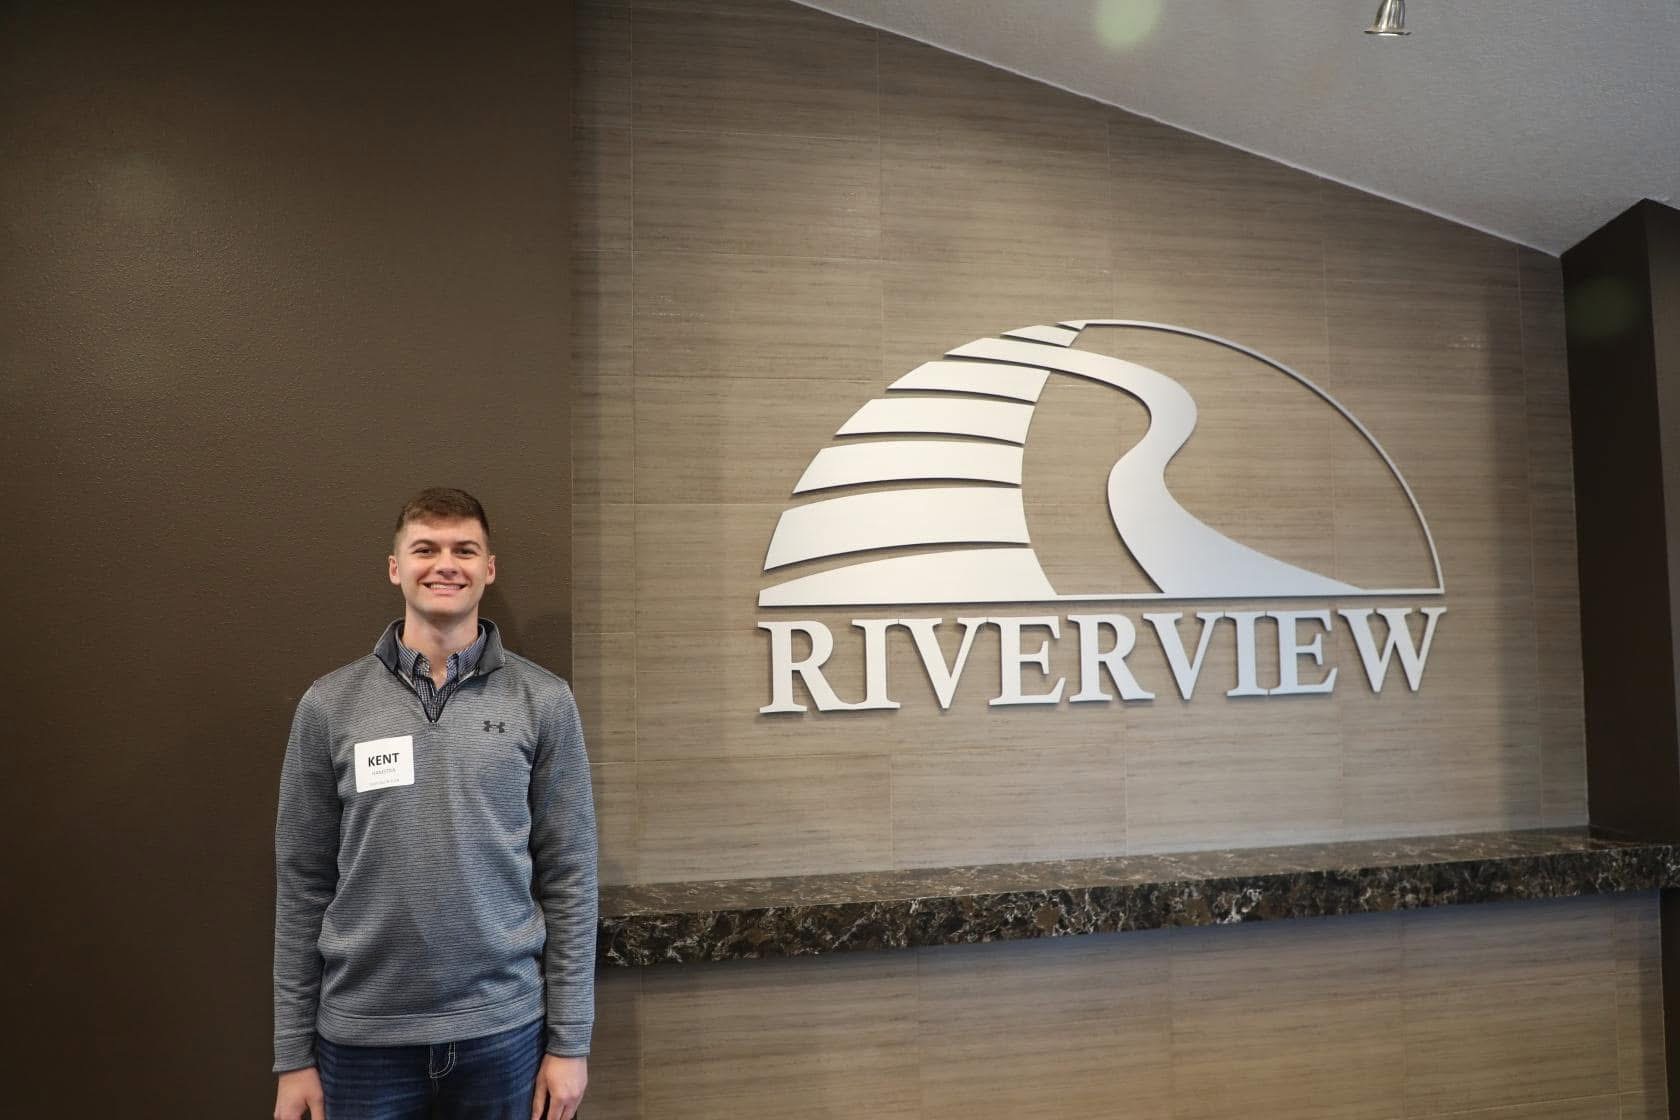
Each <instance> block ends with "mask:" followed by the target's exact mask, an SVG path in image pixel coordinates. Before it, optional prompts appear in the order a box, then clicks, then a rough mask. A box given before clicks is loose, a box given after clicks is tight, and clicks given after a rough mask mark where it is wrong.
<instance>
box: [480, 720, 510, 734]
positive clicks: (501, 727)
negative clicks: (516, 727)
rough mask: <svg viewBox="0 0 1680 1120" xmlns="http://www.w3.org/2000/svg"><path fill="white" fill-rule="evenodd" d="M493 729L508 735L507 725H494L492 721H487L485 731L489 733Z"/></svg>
mask: <svg viewBox="0 0 1680 1120" xmlns="http://www.w3.org/2000/svg"><path fill="white" fill-rule="evenodd" d="M492 727H494V728H495V729H496V730H497V731H499V732H501V733H503V734H506V733H507V724H505V723H493V722H491V721H490V720H485V721H484V730H486V731H488V730H490V729H491V728H492Z"/></svg>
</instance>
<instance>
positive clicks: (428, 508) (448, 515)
mask: <svg viewBox="0 0 1680 1120" xmlns="http://www.w3.org/2000/svg"><path fill="white" fill-rule="evenodd" d="M471 519H477V521H478V523H479V524H480V525H482V526H484V543H485V545H486V546H488V545H489V544H490V515H489V514H487V513H485V512H484V506H483V505H481V504H480V503H479V500H478V499H477V498H475V497H473V496H472V495H471V494H469V493H467V492H466V491H465V490H456V489H455V488H454V487H451V486H428V487H426V489H424V490H422V491H420V493H418V494H416V495H414V497H412V498H410V499H409V500H408V501H407V502H406V503H404V505H403V507H402V512H401V513H399V514H397V528H396V535H398V536H400V535H401V534H402V531H403V526H404V525H407V524H408V523H409V522H410V521H457V520H458V521H466V520H471Z"/></svg>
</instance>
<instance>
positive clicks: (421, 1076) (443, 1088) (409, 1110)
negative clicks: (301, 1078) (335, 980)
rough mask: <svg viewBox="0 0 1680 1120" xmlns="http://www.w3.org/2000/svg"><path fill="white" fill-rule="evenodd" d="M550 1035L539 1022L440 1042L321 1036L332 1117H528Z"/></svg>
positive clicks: (318, 1051)
mask: <svg viewBox="0 0 1680 1120" xmlns="http://www.w3.org/2000/svg"><path fill="white" fill-rule="evenodd" d="M545 1041H546V1034H545V1032H544V1030H543V1021H542V1020H541V1019H538V1020H536V1021H535V1022H533V1023H528V1024H526V1025H525V1026H523V1027H515V1028H514V1029H513V1030H511V1031H503V1032H502V1033H500V1034H492V1035H486V1036H485V1037H483V1038H469V1039H466V1040H465V1041H463V1042H440V1043H438V1044H437V1045H436V1046H341V1045H339V1044H338V1043H336V1042H331V1041H329V1040H327V1039H325V1038H317V1039H316V1046H315V1066H316V1069H317V1070H318V1071H319V1072H320V1075H321V1089H322V1091H323V1093H324V1094H325V1096H326V1098H327V1116H328V1118H329V1120H531V1094H532V1093H533V1092H534V1091H535V1089H536V1083H537V1066H538V1065H540V1064H541V1063H542V1056H543V1046H544V1042H545Z"/></svg>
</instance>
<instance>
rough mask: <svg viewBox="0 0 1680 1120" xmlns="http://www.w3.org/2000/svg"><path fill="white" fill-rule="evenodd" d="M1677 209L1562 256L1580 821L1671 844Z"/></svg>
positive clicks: (1647, 205) (1678, 389)
mask: <svg viewBox="0 0 1680 1120" xmlns="http://www.w3.org/2000/svg"><path fill="white" fill-rule="evenodd" d="M1677 269H1680V212H1677V211H1675V210H1672V209H1669V208H1668V207H1665V206H1661V205H1659V204H1657V203H1654V202H1642V203H1640V204H1639V205H1637V206H1635V207H1633V208H1632V209H1630V210H1628V211H1627V212H1626V213H1624V214H1622V215H1621V216H1620V217H1618V218H1616V219H1615V220H1613V221H1611V222H1610V223H1609V224H1607V225H1606V226H1604V227H1603V228H1602V229H1600V230H1599V231H1598V232H1596V233H1594V234H1593V235H1592V236H1590V237H1588V238H1587V239H1586V240H1584V241H1582V242H1581V243H1580V244H1579V245H1577V246H1575V247H1574V248H1573V249H1571V250H1569V252H1567V253H1565V254H1564V256H1563V272H1564V283H1565V299H1566V303H1567V309H1568V325H1569V396H1570V411H1571V414H1572V419H1573V424H1574V441H1575V509H1576V519H1577V527H1578V537H1579V550H1580V568H1581V630H1582V667H1583V675H1584V685H1585V694H1586V728H1587V775H1588V796H1589V804H1590V817H1591V820H1592V823H1593V824H1594V825H1595V826H1596V827H1599V828H1603V829H1606V830H1609V831H1612V832H1618V833H1625V834H1629V835H1635V836H1639V837H1643V838H1649V839H1667V840H1673V839H1680V735H1677V718H1676V700H1677V697H1680V687H1677V685H1680V680H1677V678H1676V675H1675V674H1676V672H1677V671H1680V657H1677V656H1676V645H1675V640H1676V636H1677V635H1680V626H1677V625H1676V622H1677V620H1680V613H1677V612H1680V345H1677V343H1680V326H1677V323H1680V290H1677V281H1676V278H1675V277H1676V270H1677Z"/></svg>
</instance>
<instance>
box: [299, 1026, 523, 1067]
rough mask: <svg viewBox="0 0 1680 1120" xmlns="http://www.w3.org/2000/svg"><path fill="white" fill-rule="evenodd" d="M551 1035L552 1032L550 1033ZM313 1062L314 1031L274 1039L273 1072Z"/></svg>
mask: <svg viewBox="0 0 1680 1120" xmlns="http://www.w3.org/2000/svg"><path fill="white" fill-rule="evenodd" d="M550 1037H552V1034H551V1035H550ZM314 1064H315V1032H314V1031H311V1032H310V1033H309V1034H308V1035H306V1036H304V1037H302V1038H291V1039H278V1038H277V1039H275V1040H274V1070H273V1072H275V1073H290V1072H292V1071H293V1070H295V1069H307V1068H309V1067H310V1066H312V1065H314Z"/></svg>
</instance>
